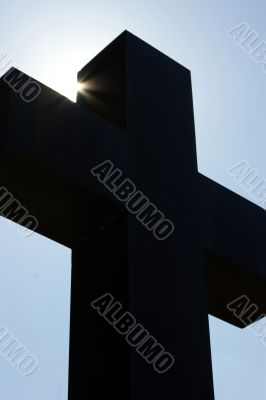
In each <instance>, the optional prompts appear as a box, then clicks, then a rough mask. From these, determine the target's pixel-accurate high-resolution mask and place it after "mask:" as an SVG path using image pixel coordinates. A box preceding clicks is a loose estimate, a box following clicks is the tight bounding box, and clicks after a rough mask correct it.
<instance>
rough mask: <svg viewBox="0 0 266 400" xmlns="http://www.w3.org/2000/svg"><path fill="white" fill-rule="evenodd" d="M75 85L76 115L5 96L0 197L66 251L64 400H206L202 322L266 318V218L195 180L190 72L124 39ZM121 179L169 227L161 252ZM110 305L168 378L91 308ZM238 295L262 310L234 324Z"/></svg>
mask: <svg viewBox="0 0 266 400" xmlns="http://www.w3.org/2000/svg"><path fill="white" fill-rule="evenodd" d="M78 78H79V81H80V82H81V90H80V92H79V93H78V97H77V104H74V103H71V102H70V101H69V100H67V99H66V98H64V97H62V96H60V95H59V94H58V93H55V92H53V91H52V90H51V89H49V88H47V87H45V86H43V85H42V93H41V95H40V96H39V97H38V98H37V99H36V100H35V101H34V102H32V103H23V101H22V100H21V99H20V98H19V96H18V95H17V94H16V93H14V92H13V91H12V90H11V89H10V88H9V87H8V86H7V85H6V82H4V81H2V82H1V90H0V101H1V106H2V109H3V110H4V113H3V116H2V121H3V122H2V127H1V141H0V143H1V145H2V147H1V149H2V150H1V156H0V183H1V186H5V187H6V188H8V190H9V191H10V192H12V193H13V194H14V196H15V197H16V198H18V199H19V200H20V202H21V203H22V204H23V205H24V206H25V207H27V209H28V210H30V212H31V213H32V214H33V215H35V216H36V217H37V218H38V221H39V225H38V228H37V231H38V232H39V233H40V234H42V235H45V236H47V237H49V238H51V239H53V240H56V241H58V242H60V243H62V244H65V245H66V246H69V247H71V248H72V249H73V272H72V302H71V345H70V382H69V399H70V400H72V399H77V398H81V396H83V397H84V394H86V395H87V396H88V397H91V398H92V399H103V398H106V396H107V395H108V396H110V395H111V396H116V398H117V399H119V400H120V399H123V400H124V399H134V400H142V399H146V398H153V399H155V400H156V399H159V398H161V397H163V396H164V397H167V398H180V399H191V400H192V399H193V400H194V399H195V398H196V396H197V398H200V399H208V400H209V399H213V384H212V368H211V357H210V343H209V330H208V312H210V313H212V314H213V315H215V316H217V317H219V318H221V319H224V320H225V321H227V322H230V323H232V324H234V325H236V326H239V327H243V326H245V324H248V323H251V322H253V321H255V320H256V319H257V318H259V317H260V316H261V315H262V314H263V313H264V312H265V289H266V283H265V278H266V265H265V261H266V256H265V252H264V237H266V216H265V213H264V211H262V210H261V209H259V208H258V207H256V206H255V205H253V204H252V203H250V202H248V201H247V200H245V199H243V198H241V197H239V196H237V195H236V194H234V193H232V192H230V191H229V190H227V189H225V188H223V187H221V186H220V185H218V184H217V183H215V182H212V181H211V180H209V179H208V178H205V177H203V176H202V175H200V174H199V173H198V171H197V160H196V145H195V132H194V120H193V104H192V91H191V78H190V72H189V71H188V70H187V69H186V68H184V67H183V66H181V65H179V64H178V63H176V62H174V61H173V60H171V59H170V58H168V57H166V56H165V55H163V54H162V53H160V52H159V51H157V50H155V49H154V48H152V47H151V46H149V45H147V44H146V43H144V42H143V41H141V40H140V39H138V38H136V37H135V36H133V35H132V34H130V33H128V32H124V33H123V34H122V35H121V36H120V37H119V38H117V39H116V40H115V41H114V42H113V43H111V44H110V45H109V46H108V47H107V48H106V49H104V50H103V51H102V52H101V53H100V54H99V55H98V56H97V57H96V58H95V59H94V60H92V61H91V62H90V63H89V64H88V65H87V66H85V67H84V68H83V69H82V70H81V71H80V73H79V75H78ZM12 79H14V81H13V86H14V85H15V86H16V85H18V86H19V85H20V77H19V72H18V71H16V72H15V74H14V76H13V78H12ZM105 160H110V162H111V163H112V165H113V166H114V168H117V169H119V170H120V171H122V176H120V180H119V179H118V180H117V181H113V182H112V185H113V190H112V192H113V193H111V192H110V190H108V189H107V187H106V186H105V185H104V184H102V183H101V182H99V180H97V179H95V177H94V176H93V174H91V173H90V170H91V169H92V168H95V167H96V166H97V165H99V164H101V163H103V162H104V161H105ZM109 172H110V171H109ZM108 176H109V175H106V176H104V172H102V182H104V181H106V179H107V178H108ZM126 178H129V179H130V180H131V181H132V182H134V184H135V185H136V186H137V188H138V189H139V190H141V191H142V192H143V194H144V195H145V196H147V197H148V198H149V199H150V200H151V201H152V203H154V204H155V205H156V206H157V207H158V208H159V209H160V210H161V211H162V212H163V213H164V215H165V216H167V217H168V218H169V219H171V221H173V223H174V225H175V230H174V232H173V233H172V235H171V236H169V237H168V238H167V239H166V240H164V241H158V240H156V238H155V237H154V236H153V235H152V234H151V232H149V231H148V230H147V229H145V228H144V227H143V225H141V224H140V223H139V221H138V219H137V218H136V216H135V215H132V214H130V213H129V212H128V211H127V210H126V209H125V206H124V204H123V202H120V201H119V200H118V199H117V196H114V193H115V191H116V189H117V188H119V185H123V180H124V179H126ZM128 196H129V197H130V193H128ZM1 200H2V199H1V198H0V207H2V208H1V212H2V211H3V205H2V204H1ZM15 215H16V212H15V210H13V212H11V213H10V215H8V216H7V217H9V218H12V217H14V216H15ZM105 293H111V295H112V296H113V298H114V299H116V300H118V301H119V302H121V303H122V304H123V306H124V307H125V309H127V310H129V311H130V312H131V313H132V314H133V315H134V317H135V319H136V321H138V322H139V323H141V324H142V325H143V326H144V328H145V329H146V330H148V331H149V332H150V333H151V335H152V336H153V337H155V338H156V339H157V340H158V342H160V343H161V344H162V345H163V346H164V347H165V351H167V352H170V353H171V354H172V355H173V356H174V358H175V363H174V365H173V366H172V367H171V369H169V370H168V371H167V372H166V373H164V374H160V375H157V373H156V371H155V370H154V369H152V367H151V365H149V363H145V361H144V360H143V357H142V358H141V357H140V355H139V354H138V352H137V351H135V349H133V348H129V346H128V345H127V344H126V342H125V341H123V338H122V337H120V336H119V334H118V333H117V331H116V330H114V329H113V330H112V328H111V327H110V324H108V323H107V322H106V321H105V320H104V318H101V317H100V316H99V315H98V314H97V313H96V312H95V310H93V309H92V307H90V303H91V302H93V301H94V300H95V299H97V298H99V297H100V296H102V295H104V294H105ZM242 295H245V296H246V297H249V298H250V299H251V300H252V302H254V303H256V304H257V305H258V310H257V312H256V313H253V315H252V314H251V313H250V312H249V313H247V315H246V317H245V318H242V320H240V319H239V318H238V315H237V314H236V313H234V312H232V310H230V309H228V307H227V305H228V303H230V302H232V301H233V300H234V299H236V298H238V297H240V296H242ZM242 317H243V316H242ZM112 318H115V316H114V315H113V316H112ZM244 320H245V323H244V322H243V321H244ZM109 322H110V321H109ZM112 323H113V325H115V324H116V323H115V319H113V322H112ZM146 350H147V352H148V355H147V357H146V358H147V359H148V360H149V356H150V357H151V354H152V350H151V349H146ZM149 351H150V353H149ZM150 364H152V362H150Z"/></svg>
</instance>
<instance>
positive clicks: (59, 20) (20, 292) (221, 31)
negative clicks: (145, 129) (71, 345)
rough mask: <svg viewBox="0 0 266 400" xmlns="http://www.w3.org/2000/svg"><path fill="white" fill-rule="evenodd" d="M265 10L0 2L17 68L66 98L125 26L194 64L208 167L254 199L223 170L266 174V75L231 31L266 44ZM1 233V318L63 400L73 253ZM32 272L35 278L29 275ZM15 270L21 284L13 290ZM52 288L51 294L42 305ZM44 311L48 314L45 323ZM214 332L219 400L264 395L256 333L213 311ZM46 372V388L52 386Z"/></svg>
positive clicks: (189, 4)
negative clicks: (242, 27)
mask: <svg viewBox="0 0 266 400" xmlns="http://www.w3.org/2000/svg"><path fill="white" fill-rule="evenodd" d="M265 9H266V5H265V2H263V1H261V0H260V1H259V0H255V1H253V2H245V3H244V2H242V1H240V0H236V1H234V2H232V1H229V0H224V1H220V2H218V1H211V0H201V1H200V2H199V1H195V0H194V1H189V0H182V1H180V0H173V1H169V0H164V1H162V0H158V1H156V2H154V1H150V0H149V1H145V0H135V1H134V2H133V1H125V0H124V1H120V0H119V1H118V0H117V1H110V0H108V1H107V0H104V1H103V0H99V1H97V2H95V1H93V2H91V1H89V0H86V1H83V0H75V1H70V0H64V1H63V0H53V1H51V0H47V1H46V2H40V1H39V2H36V1H33V0H23V1H18V0H13V1H12V2H5V4H2V8H1V14H0V45H1V46H2V48H3V49H4V50H5V51H6V52H7V53H9V54H10V56H11V57H12V58H13V59H14V61H15V65H16V66H17V67H18V68H20V69H22V70H23V71H25V72H27V73H28V74H29V75H32V76H33V77H35V78H36V79H39V80H40V81H42V82H44V83H45V84H47V85H48V86H51V87H52V88H54V89H55V90H58V91H60V92H62V93H63V94H66V95H71V94H72V95H73V88H75V74H76V72H77V71H78V70H79V69H80V67H82V66H83V65H84V64H85V63H87V62H88V61H89V60H90V59H91V58H92V57H93V56H94V55H96V54H97V53H98V52H99V51H100V50H101V49H102V48H103V47H104V46H105V45H107V44H108V43H109V42H110V41H111V40H113V39H114V38H115V37H116V36H117V35H118V34H120V33H121V32H122V31H123V30H125V29H127V30H129V31H131V32H132V33H134V34H136V35H137V36H139V37H141V38H142V39H144V40H145V41H147V42H148V43H150V44H152V45H154V46H155V47H157V48H158V49H159V50H161V51H162V52H164V53H166V54H167V55H169V56H170V57H172V58H173V59H175V60H177V61H178V62H180V63H181V64H183V65H185V66H186V67H188V68H189V69H190V70H191V71H192V79H193V94H194V108H195V121H196V135H197V150H198V164H199V169H200V171H201V172H202V173H203V174H205V175H207V176H209V177H210V178H212V179H213V180H215V181H217V182H219V183H221V184H223V185H224V186H226V187H228V188H230V189H231V190H233V191H235V192H237V193H239V194H241V195H242V196H244V197H246V198H248V199H250V200H251V201H252V198H251V197H250V194H249V193H247V192H245V191H244V189H242V188H241V187H240V186H239V185H238V184H237V182H235V181H234V179H232V178H231V177H230V176H228V175H227V173H226V171H227V169H228V168H229V167H230V166H232V165H234V164H236V163H237V162H239V161H240V160H243V159H245V160H247V161H248V162H249V163H250V165H251V166H252V167H254V168H256V170H257V171H258V174H259V176H260V177H261V179H263V178H266V163H265V154H264V149H265V147H266V135H265V104H266V101H265V100H266V91H265V87H266V74H265V73H263V72H262V69H261V68H260V66H259V65H257V64H255V63H254V62H253V61H252V60H251V58H250V57H249V56H248V55H247V54H245V53H244V52H243V51H242V50H241V48H239V47H238V46H236V45H235V43H234V42H233V41H232V40H230V39H229V38H228V36H227V31H228V30H229V29H231V28H233V27H234V26H236V25H239V24H240V23H241V22H246V23H248V24H249V25H250V27H251V28H252V29H254V30H255V31H257V32H258V34H259V37H260V38H261V40H266V25H265V20H264V18H263V16H264V15H265V11H266V10H265ZM180 168H182V165H180ZM177 184H178V182H177ZM7 231H8V233H7ZM0 233H1V237H3V238H4V240H1V242H0V273H1V279H0V282H1V298H2V305H1V307H0V310H1V314H0V315H1V317H0V319H1V321H0V324H1V322H3V323H4V324H5V325H8V327H9V328H10V330H13V331H14V332H13V333H14V334H16V335H17V336H19V337H20V338H21V340H22V339H23V341H24V342H25V345H28V347H30V348H31V349H32V350H31V351H35V353H36V354H37V355H39V358H40V359H42V361H43V368H44V370H41V369H40V371H39V372H38V373H36V377H34V375H33V376H32V377H30V379H32V385H33V386H34V385H35V386H34V387H35V388H36V390H37V389H38V388H37V386H38V385H40V386H39V391H38V398H39V399H41V400H42V397H40V396H41V395H43V399H45V400H50V399H51V400H66V392H65V390H66V354H65V349H66V348H67V340H68V338H67V334H66V333H65V334H63V338H64V339H63V341H62V343H61V344H60V342H59V341H58V340H57V337H59V334H60V337H61V336H62V335H61V334H62V333H63V332H65V331H66V329H65V328H66V327H67V326H68V318H69V285H70V281H69V280H70V251H69V250H67V249H65V248H63V247H60V246H57V245H55V244H53V243H51V242H49V241H48V240H47V239H44V238H41V237H39V236H33V237H31V238H29V239H24V238H21V237H20V236H19V235H18V234H17V232H16V229H13V230H11V227H10V225H9V226H8V228H7V227H6V224H5V223H4V222H3V221H1V225H0ZM32 240H33V241H34V255H32V254H31V253H30V249H31V248H32V242H31V241H32ZM18 271H19V273H18ZM32 273H33V274H37V277H36V275H34V276H35V278H31V274H32ZM10 274H13V275H10ZM11 278H12V279H14V281H13V282H16V287H17V288H16V293H15V294H14V296H13V297H12V296H11V295H10V291H9V286H8V285H9V284H10V279H11ZM53 278H54V279H53ZM46 290H47V293H48V294H49V297H48V298H49V301H47V302H44V293H46ZM25 292H26V293H27V295H25ZM37 292H38V296H37V294H36V293H37ZM58 296H59V297H60V299H59V298H58ZM22 299H23V301H22ZM54 304H60V306H58V307H54V306H53V305H54ZM38 309H41V310H42V311H43V317H44V318H43V319H42V320H40V321H39V319H37V318H39V316H38V314H37V310H38ZM34 310H35V311H34ZM22 315H23V318H21V316H22ZM33 317H34V318H33ZM39 327H41V328H42V329H41V330H42V332H45V334H46V336H47V343H46V344H45V349H46V352H45V353H43V351H44V348H43V346H44V342H43V341H44V336H42V335H41V336H39V332H38V334H37V333H36V332H35V329H39ZM211 332H212V344H213V361H214V367H215V388H216V400H235V399H236V398H239V399H240V398H241V400H250V399H251V398H253V397H254V395H258V396H260V397H261V398H262V397H263V396H264V398H265V395H266V388H265V379H263V378H264V372H265V359H266V358H265V357H266V348H265V347H264V346H263V345H262V344H261V343H260V342H259V340H258V338H256V337H254V336H252V334H251V333H250V332H245V333H243V331H240V330H238V329H236V328H234V327H231V326H229V325H227V324H224V323H222V322H221V321H217V320H215V319H213V318H211ZM35 333H36V334H35ZM53 334H54V335H55V337H53ZM57 335H58V336H57ZM64 335H65V336H64ZM37 336H38V339H37V338H36V337H37ZM48 342H49V344H48ZM47 349H50V350H47ZM49 351H50V352H51V353H49ZM49 354H51V357H52V354H56V359H57V362H58V363H61V367H62V368H61V367H60V368H59V367H58V365H57V364H56V361H54V360H53V366H51V365H48V361H47V357H48V356H49ZM59 370H60V371H62V376H60V373H59V372H58V371H59ZM0 373H1V376H2V377H6V376H10V378H5V379H3V383H1V386H2V389H1V390H2V392H4V395H2V396H3V398H4V399H5V400H16V399H20V400H26V399H27V400H28V399H30V400H31V399H33V398H34V399H36V398H37V397H36V396H35V395H32V394H31V393H32V390H33V389H32V388H31V387H30V384H29V383H28V382H30V381H27V382H26V381H25V378H23V379H24V380H21V377H20V376H17V377H16V374H17V371H16V370H14V369H13V370H12V368H11V367H10V365H9V364H7V362H6V361H5V360H1V359H0ZM7 374H10V375H7ZM38 374H39V375H38ZM17 375H18V374H17ZM238 377H239V378H240V379H241V380H240V382H238ZM11 379H12V385H11V384H10V382H11ZM15 379H17V382H16V384H14V380H15ZM38 379H39V381H38ZM47 380H48V381H49V385H50V386H49V390H48V389H47V391H44V389H43V388H44V386H45V385H46V384H47ZM40 381H42V383H40ZM1 382H2V380H1ZM60 382H61V383H62V384H61V383H60ZM60 384H61V387H62V389H60V390H59V389H58V387H59V385H60ZM27 385H28V388H27V387H26V386H27ZM16 390H17V392H15V391H16ZM27 390H29V392H27ZM237 391H238V392H237ZM236 392H237V393H238V395H237V397H236V395H235V393H236ZM36 393H37V391H36Z"/></svg>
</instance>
